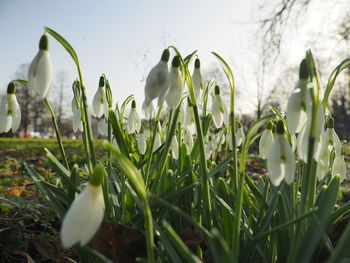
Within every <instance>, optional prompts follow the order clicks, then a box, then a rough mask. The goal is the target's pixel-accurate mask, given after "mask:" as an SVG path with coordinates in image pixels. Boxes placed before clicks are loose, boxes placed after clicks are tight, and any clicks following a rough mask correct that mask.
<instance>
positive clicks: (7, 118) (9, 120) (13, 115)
mask: <svg viewBox="0 0 350 263" xmlns="http://www.w3.org/2000/svg"><path fill="white" fill-rule="evenodd" d="M15 94H16V86H15V84H14V83H12V82H11V83H10V84H9V85H8V87H7V95H6V96H4V97H3V99H2V100H1V101H0V133H3V132H4V133H6V132H8V131H9V130H10V129H12V132H16V131H17V129H18V127H19V125H20V123H21V110H20V108H19V105H18V102H17V98H16V95H15Z"/></svg>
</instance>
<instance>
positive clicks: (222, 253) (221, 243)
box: [208, 229, 234, 263]
mask: <svg viewBox="0 0 350 263" xmlns="http://www.w3.org/2000/svg"><path fill="white" fill-rule="evenodd" d="M208 243H209V248H210V252H211V253H210V254H211V255H213V259H214V262H216V263H221V262H234V256H233V254H232V251H231V250H230V248H229V246H228V244H227V242H226V241H225V239H224V238H223V237H222V236H221V235H220V233H219V231H218V230H217V229H213V230H212V237H211V238H209V239H208Z"/></svg>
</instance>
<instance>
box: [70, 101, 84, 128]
mask: <svg viewBox="0 0 350 263" xmlns="http://www.w3.org/2000/svg"><path fill="white" fill-rule="evenodd" d="M71 107H72V112H73V120H72V122H73V131H74V132H77V131H79V130H80V131H83V123H82V121H81V111H80V109H79V108H78V106H77V102H76V99H75V97H73V99H72V103H71Z"/></svg>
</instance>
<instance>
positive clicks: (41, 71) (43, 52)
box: [28, 34, 54, 98]
mask: <svg viewBox="0 0 350 263" xmlns="http://www.w3.org/2000/svg"><path fill="white" fill-rule="evenodd" d="M53 79H54V77H53V67H52V64H51V58H50V52H49V39H48V37H47V35H45V34H44V35H42V37H41V38H40V42H39V51H38V53H37V54H36V56H35V57H34V59H33V61H32V63H31V64H30V67H29V71H28V89H29V92H30V94H31V95H32V96H35V95H36V94H38V95H39V96H40V97H41V98H46V96H47V94H48V92H49V90H50V89H51V88H52V86H53Z"/></svg>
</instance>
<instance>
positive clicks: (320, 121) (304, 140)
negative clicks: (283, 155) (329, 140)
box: [297, 103, 324, 163]
mask: <svg viewBox="0 0 350 263" xmlns="http://www.w3.org/2000/svg"><path fill="white" fill-rule="evenodd" d="M307 114H308V122H307V123H306V124H305V125H304V127H303V128H302V129H301V131H300V133H299V134H298V138H297V153H298V156H299V158H300V159H301V160H303V161H304V162H305V163H306V162H307V152H308V147H309V135H310V128H311V119H312V110H311V106H310V107H308V106H307ZM323 127H324V112H323V107H322V104H321V103H319V104H318V111H317V127H316V139H315V145H314V155H313V158H314V159H315V160H318V159H319V157H320V155H321V151H322V145H323V144H322V141H323V133H324V128H323Z"/></svg>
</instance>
